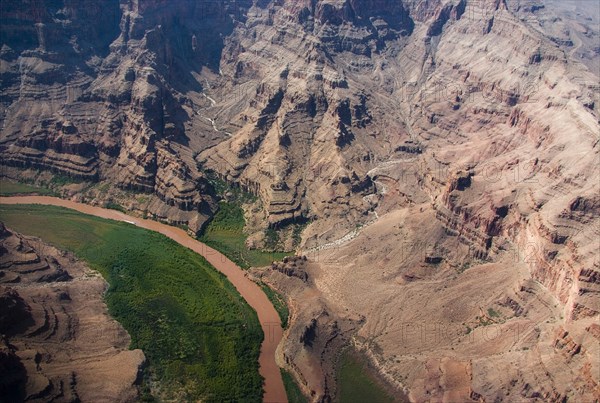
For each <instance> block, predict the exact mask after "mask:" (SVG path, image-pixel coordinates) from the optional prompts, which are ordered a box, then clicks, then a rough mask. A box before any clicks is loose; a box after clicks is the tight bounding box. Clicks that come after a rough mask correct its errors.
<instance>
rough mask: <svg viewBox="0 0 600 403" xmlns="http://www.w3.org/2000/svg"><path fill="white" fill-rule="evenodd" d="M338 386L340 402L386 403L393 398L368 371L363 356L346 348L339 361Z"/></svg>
mask: <svg viewBox="0 0 600 403" xmlns="http://www.w3.org/2000/svg"><path fill="white" fill-rule="evenodd" d="M338 386H339V388H338V389H339V399H338V400H339V402H340V403H363V402H371V403H387V402H393V401H394V399H393V398H392V397H391V396H390V395H389V394H388V393H387V392H386V391H385V390H384V389H383V388H382V387H381V386H380V385H379V384H378V382H377V380H376V379H375V377H374V376H373V375H372V374H371V373H370V372H369V369H368V367H367V364H366V362H365V360H364V358H363V357H361V356H360V355H359V354H358V353H357V352H355V351H354V350H352V349H350V348H348V349H346V350H344V352H343V353H342V356H341V358H340V361H339V368H338Z"/></svg>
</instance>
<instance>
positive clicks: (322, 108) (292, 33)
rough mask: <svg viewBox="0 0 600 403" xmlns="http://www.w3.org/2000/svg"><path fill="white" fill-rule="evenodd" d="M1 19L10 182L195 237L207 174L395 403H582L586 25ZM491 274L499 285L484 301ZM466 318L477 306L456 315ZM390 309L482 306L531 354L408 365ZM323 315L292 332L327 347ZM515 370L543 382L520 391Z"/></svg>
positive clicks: (405, 17) (69, 16) (171, 14)
mask: <svg viewBox="0 0 600 403" xmlns="http://www.w3.org/2000/svg"><path fill="white" fill-rule="evenodd" d="M5 3H6V5H5V6H4V8H3V16H2V18H3V19H4V20H3V21H2V28H1V29H2V48H1V51H0V60H1V69H0V75H1V79H2V95H3V96H2V107H3V109H2V114H1V115H0V119H2V122H1V124H2V132H1V134H0V155H1V160H2V164H4V165H5V166H18V167H34V168H39V169H42V170H53V171H55V172H60V173H63V174H66V175H70V176H75V177H79V178H85V179H88V180H92V181H107V182H109V183H110V184H112V185H114V186H117V187H120V188H122V189H129V190H133V191H136V192H145V193H148V194H149V195H150V196H151V198H152V199H151V200H152V201H151V202H150V203H149V205H148V206H147V208H148V211H149V212H150V213H154V214H156V215H157V216H158V217H161V218H168V219H171V220H173V221H176V222H178V223H188V224H189V225H190V227H191V228H192V229H198V228H200V227H201V226H202V224H203V223H204V222H205V221H206V219H207V217H209V216H210V215H211V213H212V211H214V209H215V204H216V203H215V200H216V197H215V190H214V189H213V188H212V186H211V185H210V183H209V182H208V181H207V179H206V173H207V172H211V173H212V174H214V175H216V176H218V177H219V178H221V179H222V180H225V181H227V182H229V183H230V184H233V185H237V186H240V187H242V188H244V189H245V190H247V191H249V192H252V193H253V194H255V195H256V196H257V197H258V202H257V203H256V206H255V207H256V209H255V212H256V214H255V215H256V218H255V219H254V220H253V221H252V222H251V225H250V230H251V231H257V232H258V231H261V230H263V229H264V228H266V227H269V226H270V227H273V228H284V229H285V228H286V227H287V226H289V225H290V224H292V223H306V224H308V225H307V227H306V228H305V229H304V232H303V233H302V248H303V249H304V251H305V252H307V254H308V256H309V257H311V254H312V259H313V260H318V263H319V264H320V269H318V270H317V269H315V270H316V271H317V272H318V273H317V275H314V276H313V273H311V272H309V273H308V276H309V278H311V279H312V280H314V283H311V284H312V285H311V287H316V289H318V290H320V291H322V292H323V295H325V296H326V297H325V298H326V299H328V301H327V302H324V304H325V305H326V306H327V307H326V308H323V309H322V310H319V312H321V311H323V310H325V311H327V312H328V314H329V315H331V316H332V317H333V316H334V315H335V314H340V315H341V313H340V312H341V311H342V310H341V311H340V312H337V313H336V308H334V307H331V306H334V305H335V306H338V307H344V309H345V308H348V309H349V312H351V313H352V315H354V316H352V315H350V314H348V315H350V316H351V318H346V319H348V320H349V321H353V320H357V321H359V322H360V320H359V319H356V318H366V319H365V322H360V324H359V325H356V327H355V329H360V330H359V331H358V332H359V333H358V334H359V336H360V337H361V339H360V340H363V341H364V343H363V346H364V348H365V349H367V350H368V351H369V352H370V354H372V356H373V359H374V360H376V361H377V362H378V367H379V369H380V370H381V371H382V372H384V373H386V376H387V377H388V378H389V379H390V380H391V381H392V383H394V384H396V385H397V386H398V385H399V386H398V387H399V388H400V387H401V388H406V392H407V393H412V395H411V396H412V397H413V398H414V400H424V399H426V397H427V396H432V394H433V393H438V392H434V391H436V390H438V389H439V388H438V386H440V385H441V386H442V389H444V390H450V386H449V383H444V382H446V381H445V380H444V379H446V378H444V376H445V375H444V374H453V373H455V372H456V371H458V372H460V373H461V374H463V375H464V374H468V376H466V375H465V376H464V377H458V378H457V379H459V378H460V381H457V382H458V383H459V384H460V385H462V386H460V387H457V388H456V394H453V393H454V392H452V393H450V392H449V394H448V395H443V396H441V397H444V396H445V397H444V398H446V399H447V400H448V399H450V400H451V399H455V400H461V399H464V398H465V399H466V398H469V399H475V400H476V399H478V398H484V399H486V400H494V399H496V398H499V396H500V395H501V394H502V393H505V394H506V395H503V396H508V397H505V398H507V399H509V400H519V399H535V398H536V396H537V397H539V398H542V399H555V398H556V399H558V400H560V399H561V398H563V397H565V396H567V397H569V398H575V399H578V398H581V399H587V398H588V397H590V396H591V395H592V394H593V393H594V391H596V392H595V393H597V388H598V386H597V385H598V379H597V377H594V376H593V374H597V373H598V367H597V364H596V363H595V362H594V360H591V358H590V357H592V354H593V353H594V352H595V351H596V350H594V347H593V344H590V343H591V342H590V341H593V340H594V339H593V337H596V336H594V334H596V333H597V332H596V333H594V331H595V330H594V329H595V327H593V326H592V325H591V322H592V321H594V320H597V318H598V315H599V312H600V302H599V300H598V291H600V288H599V287H600V284H599V282H598V278H599V277H598V273H599V272H600V266H599V262H598V252H597V243H596V240H597V239H598V235H600V224H599V218H598V217H599V213H600V203H599V200H598V192H599V191H600V189H599V184H598V180H597V178H598V168H597V167H598V164H597V162H598V132H599V130H600V129H599V123H598V122H599V116H598V108H599V104H600V101H599V100H598V91H597V90H598V87H597V84H598V75H599V74H598V72H597V71H596V70H595V66H597V61H598V57H597V49H596V50H595V48H594V46H593V44H594V43H596V44H597V38H598V29H597V24H596V23H594V21H595V20H594V18H597V17H596V16H595V15H594V14H593V12H592V11H593V10H590V11H589V12H586V11H585V10H583V11H582V10H577V9H575V10H571V9H569V10H567V11H564V9H563V8H560V7H557V8H552V7H551V3H548V4H542V3H541V2H537V1H516V0H506V1H503V0H498V1H496V0H489V1H488V0H477V1H476V0H452V1H445V0H433V1H427V2H420V1H400V0H398V1H379V0H370V1H359V0H328V1H325V0H322V1H318V0H296V1H291V0H290V1H287V0H286V1H281V0H280V1H268V0H260V1H250V0H247V1H241V0H237V1H233V0H232V1H204V2H196V1H183V0H179V1H168V2H167V1H129V2H128V1H121V2H117V1H113V2H106V4H105V5H104V6H103V7H98V6H97V5H96V3H94V2H91V1H90V2H84V3H83V4H81V5H79V6H78V7H74V6H72V5H71V3H70V2H64V3H63V2H60V1H46V2H30V3H28V2H16V1H8V2H5ZM582 3H585V2H582ZM589 3H593V2H589ZM556 13H560V15H559V16H558V17H557V14H556ZM569 16H571V17H573V18H580V19H581V20H580V21H576V22H573V21H574V20H572V19H570V18H571V17H569ZM563 28H564V29H563ZM578 44H579V45H578ZM578 46H580V47H578ZM488 270H489V272H488ZM490 272H491V273H492V274H493V275H491V277H490V278H493V279H495V281H496V283H490V284H488V283H487V282H486V283H485V284H484V285H483V286H482V285H481V283H482V278H487V276H490ZM280 275H281V276H283V275H284V274H282V273H280V272H279V274H276V276H280ZM312 280H311V281H312ZM282 281H283V280H282ZM432 282H434V283H435V284H437V285H435V286H432V285H431V284H433V283H432ZM359 284H363V285H364V287H359V286H358V285H359ZM389 284H394V285H393V286H390V285H389ZM350 285H351V286H350ZM444 285H446V286H447V288H446V289H444ZM302 287H305V286H304V285H303V286H302ZM431 287H434V288H431ZM435 287H438V288H439V289H438V288H435ZM432 289H435V290H436V292H435V298H432V297H431V296H432ZM444 290H446V291H444ZM480 291H481V292H480ZM371 293H372V294H371ZM298 295H305V294H303V293H298ZM407 295H411V296H412V299H407V298H408V297H406V296H407ZM464 295H469V296H470V297H469V298H470V300H471V301H474V302H473V303H470V304H466V305H465V304H463V305H460V306H459V305H458V302H457V301H462V299H463V298H464ZM538 297H539V298H538ZM546 298H550V299H551V300H546ZM430 300H431V301H434V302H435V303H433V302H432V303H431V304H428V302H429V301H430ZM540 300H543V301H544V303H543V304H542V303H541V302H539V301H540ZM536 301H537V302H536ZM329 304H331V306H330V305H329ZM452 304H457V305H456V306H454V305H452ZM494 304H495V305H494ZM539 304H542V305H543V306H546V305H548V306H549V307H550V308H548V310H547V311H544V309H546V308H543V307H542V306H541V305H539ZM544 304H545V305H544ZM405 306H413V307H415V309H416V307H418V308H419V309H418V310H417V311H419V312H420V313H421V316H423V315H425V316H426V315H429V316H430V317H431V318H434V319H435V320H439V321H440V322H441V323H446V324H447V323H451V324H452V325H454V324H456V323H458V325H460V326H462V327H463V328H464V329H466V328H467V327H468V328H470V329H475V326H476V325H477V324H478V323H479V324H480V323H481V321H482V320H483V321H485V320H487V319H485V316H486V314H485V313H486V312H487V308H488V307H492V306H494V307H495V308H494V309H496V310H497V311H502V310H503V309H504V311H502V312H503V315H504V316H505V317H506V318H508V317H510V318H511V319H510V320H508V319H507V320H506V321H505V322H504V323H503V324H502V326H507V327H509V328H510V329H513V330H514V326H515V323H516V322H518V321H519V320H524V321H525V319H524V318H523V315H525V316H526V319H527V321H525V322H519V323H520V324H521V325H523V323H525V324H526V325H527V326H529V327H528V329H535V328H536V327H538V328H539V329H538V330H532V331H531V334H530V335H529V336H528V337H529V338H528V339H527V340H528V343H529V342H530V341H531V340H534V339H535V341H531V343H530V344H518V345H511V344H510V343H508V342H506V343H505V344H501V345H500V347H498V348H499V349H498V350H496V349H494V348H492V347H490V346H491V344H490V345H487V344H485V345H484V341H481V344H461V347H460V348H459V347H458V345H457V344H456V343H457V342H456V339H454V338H450V339H449V340H452V343H450V342H448V343H446V344H445V345H433V344H432V345H429V344H427V345H417V346H412V347H411V348H404V349H403V348H402V347H399V346H400V344H401V343H399V342H398V340H397V338H396V339H394V338H393V337H392V335H396V336H397V335H398V334H399V333H398V332H402V329H404V328H403V327H402V326H403V325H402V324H405V323H407V322H414V321H416V318H415V317H414V315H413V316H411V314H410V313H409V311H410V310H408V309H405V308H404V307H405ZM428 306H429V307H428ZM381 307H384V308H381ZM449 307H453V308H449ZM380 308H381V309H380ZM454 308H455V310H454V312H455V313H454V314H453V315H448V314H447V312H448V309H454ZM378 309H379V311H378ZM415 309H413V310H412V311H411V312H414V311H415ZM316 311H317V310H315V312H316ZM459 311H460V314H459V313H457V312H459ZM480 311H481V312H480ZM482 312H483V313H482ZM510 312H513V313H512V314H511V313H510ZM517 312H518V313H519V315H517ZM527 312H529V313H527ZM442 313H443V315H442ZM315 315H317V314H316V313H315ZM319 315H321V316H319V318H320V319H319V318H316V317H312V318H310V317H308V316H310V315H308V316H307V315H304V316H306V317H304V316H303V317H302V318H301V320H302V321H303V323H299V324H298V329H305V328H307V327H310V324H311V323H312V320H313V319H315V320H316V322H315V323H317V325H316V326H317V328H318V323H327V326H328V327H327V328H328V329H329V327H331V326H333V325H332V324H331V322H330V321H329V319H327V320H325V319H323V318H324V316H323V315H322V312H321V313H319ZM440 315H441V316H440ZM527 315H530V316H527ZM313 316H314V315H313ZM342 316H343V315H342ZM476 317H477V318H478V319H476ZM482 318H483V319H482ZM515 318H521V319H515ZM434 319H431V320H434ZM448 321H450V322H448ZM455 322H456V323H455ZM344 323H346V322H344ZM382 323H385V325H383V324H382ZM540 323H542V325H540V326H538V325H539V324H540ZM324 326H325V325H324ZM348 326H349V325H348ZM510 326H513V327H510ZM560 326H562V329H563V330H565V331H567V332H569V336H565V335H564V334H563V333H562V330H560ZM590 326H591V327H590ZM348 328H353V327H352V326H350V327H348ZM353 329H354V328H353ZM456 329H458V328H456ZM503 329H504V328H503ZM586 329H589V330H586ZM457 331H458V330H457ZM336 332H337V330H336ZM336 332H329V333H327V332H323V333H321V334H334V333H336ZM338 333H339V332H338ZM315 334H316V335H317V336H316V337H317V338H318V337H319V336H318V335H319V332H318V330H317V332H316V333H315ZM336 334H337V333H336ZM476 334H477V333H475V335H476ZM534 336H535V337H534ZM568 337H572V338H573V339H572V341H571V340H570V339H568ZM375 340H377V343H375ZM476 340H477V339H476ZM519 340H520V341H523V340H524V339H519ZM369 342H372V343H369ZM289 343H290V344H289V345H288V347H286V348H289V349H293V350H288V352H290V351H297V350H296V349H298V348H304V347H298V345H292V344H291V343H292V341H290V342H289ZM373 343H375V344H373ZM523 343H524V342H523ZM557 343H558V344H557ZM573 343H575V344H582V345H583V348H582V349H580V350H577V348H571V347H572V346H573ZM438 344H439V343H438ZM321 345H322V344H321V341H319V340H317V339H315V340H314V343H313V346H321ZM323 345H324V344H323ZM375 345H377V346H378V347H379V348H380V350H381V352H379V351H380V350H379V349H378V348H375V347H374V346H375ZM535 346H539V348H537V347H535ZM549 346H550V347H549ZM552 346H556V347H552ZM564 346H571V347H568V348H567V350H568V351H569V352H573V351H578V353H576V354H573V355H570V353H569V354H567V356H570V358H568V359H569V360H571V361H569V362H570V363H574V364H573V365H572V366H571V367H570V368H571V369H570V370H569V371H563V370H559V368H562V367H564V365H562V364H564V363H563V361H561V360H563V359H567V358H564V357H566V356H565V355H564V354H562V353H560V351H559V350H564V349H563V348H562V347H564ZM559 347H561V348H559ZM306 348H308V347H306ZM477 348H480V352H479V353H474V352H473V351H475V350H477ZM517 348H521V349H522V348H527V350H520V351H528V353H527V354H521V356H523V357H525V358H522V360H525V361H526V362H534V361H535V360H538V361H541V362H543V363H544V365H545V366H546V368H548V373H549V374H550V375H544V374H537V373H536V375H532V377H533V378H531V379H530V378H528V376H526V375H523V374H522V373H521V370H520V368H526V365H525V361H519V360H521V358H519V359H517V354H516V353H515V351H516V349H517ZM536 348H537V349H536ZM565 348H566V347H565ZM313 350H314V348H313ZM415 352H417V353H418V354H421V356H420V358H418V359H417V358H410V359H409V358H407V357H409V356H410V354H416V353H415ZM312 353H314V351H313V352H312ZM312 353H311V354H312ZM315 354H316V353H315ZM453 354H454V355H453ZM295 355H296V354H287V355H286V357H287V358H288V360H289V361H290V363H291V364H289V365H290V366H293V367H294V368H296V369H295V371H296V372H297V373H299V374H304V375H303V376H304V378H303V379H304V383H305V385H307V386H306V388H307V390H313V391H315V394H316V395H320V396H324V395H331V394H334V393H335V390H334V389H333V388H331V381H329V383H327V382H325V383H323V382H324V381H323V379H324V378H326V376H325V375H323V377H321V378H320V380H314V379H312V378H310V377H309V376H308V375H307V373H308V372H307V371H308V369H307V368H308V366H306V367H302V363H298V362H296V363H294V362H293V360H294V358H293V357H294V356H295ZM491 356H493V357H496V358H494V360H497V361H493V360H492V359H490V358H489V357H491ZM561 357H563V358H561ZM303 360H304V358H303ZM486 360H487V361H486ZM511 360H512V361H511ZM515 360H516V361H515ZM303 362H304V363H305V364H306V363H307V362H310V365H312V366H314V362H312V361H311V360H309V359H305V361H303ZM510 362H518V363H519V362H520V363H521V364H523V365H521V364H518V363H517V364H515V365H512V366H511V365H509V363H510ZM535 362H537V361H535ZM292 364H293V365H292ZM306 365H308V364H306ZM493 365H496V367H495V368H502V370H501V371H499V372H501V373H502V374H501V375H498V371H496V370H492V367H493ZM532 365H533V364H532ZM539 367H540V366H539V365H536V366H535V368H539ZM413 368H417V369H418V370H417V371H414V375H410V376H409V375H407V372H408V371H409V370H412V369H413ZM432 368H442V369H441V370H440V371H438V372H435V371H434V370H433V369H432ZM419 371H420V372H419ZM458 372H456V373H458ZM522 372H523V373H524V372H526V371H525V370H523V371H522ZM323 373H324V374H325V373H328V370H327V369H325V370H323ZM411 373H413V372H411ZM558 373H560V376H559V375H556V374H558ZM436 374H437V375H436ZM440 374H441V375H440ZM590 374H592V375H590ZM430 375H431V376H430ZM434 375H435V376H434ZM423 376H430V378H427V379H433V380H432V381H431V382H430V383H422V382H421V381H419V379H421V378H422V377H423ZM540 379H541V380H540ZM436 380H437V381H436ZM319 382H321V383H319ZM420 382H421V383H420ZM436 382H437V383H436ZM448 382H449V381H448ZM536 382H537V383H536ZM323 385H326V386H327V387H325V386H323ZM507 385H509V386H507ZM565 385H578V386H573V387H569V386H565ZM503 387H504V389H503ZM500 391H502V392H500ZM436 396H437V395H436ZM465 396H466V397H465Z"/></svg>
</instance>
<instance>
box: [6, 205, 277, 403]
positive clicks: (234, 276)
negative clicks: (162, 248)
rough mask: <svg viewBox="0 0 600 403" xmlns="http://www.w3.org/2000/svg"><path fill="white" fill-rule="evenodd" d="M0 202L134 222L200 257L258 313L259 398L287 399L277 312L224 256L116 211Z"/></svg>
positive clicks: (165, 227) (162, 227) (165, 228)
mask: <svg viewBox="0 0 600 403" xmlns="http://www.w3.org/2000/svg"><path fill="white" fill-rule="evenodd" d="M0 204H43V205H52V206H59V207H65V208H69V209H72V210H76V211H79V212H81V213H84V214H90V215H93V216H96V217H101V218H107V219H112V220H117V221H125V222H130V223H135V225H137V226H138V227H140V228H145V229H148V230H151V231H156V232H159V233H161V234H163V235H165V236H167V237H168V238H171V239H172V240H174V241H175V242H177V243H179V244H180V245H182V246H185V247H187V248H189V249H191V250H193V251H194V252H196V253H198V254H200V255H201V256H203V257H204V258H205V259H206V260H208V262H209V263H210V264H212V265H213V266H214V267H215V268H216V269H217V270H219V271H220V272H221V273H223V274H224V275H225V276H226V277H227V278H228V279H229V281H231V283H232V284H233V285H234V286H235V288H236V289H237V290H238V292H239V293H240V294H241V296H242V297H243V298H244V299H245V300H246V302H248V304H249V305H250V306H251V307H252V308H253V309H254V310H255V311H256V313H257V314H258V319H259V321H260V324H261V327H262V330H263V332H264V334H265V338H264V340H263V342H262V345H261V349H260V357H259V364H260V374H261V375H262V376H263V377H264V378H265V383H264V392H265V393H264V395H263V401H265V402H287V396H286V392H285V388H284V386H283V381H282V379H281V373H280V370H279V367H278V366H277V364H276V362H275V352H276V350H277V346H278V345H279V342H280V341H281V338H282V335H283V329H282V328H281V324H280V319H279V315H278V313H277V311H276V310H275V308H274V307H273V305H272V304H271V302H270V301H269V299H268V298H267V296H266V295H265V293H264V292H263V291H262V290H261V289H260V287H259V286H258V285H257V284H256V283H254V282H253V281H252V280H250V279H249V278H248V277H246V275H245V273H244V271H243V270H242V269H241V268H239V267H238V266H237V265H236V264H235V263H233V262H232V261H231V260H229V259H228V258H227V257H226V256H224V255H223V254H221V253H220V252H218V251H216V250H215V249H213V248H211V247H209V246H207V245H205V244H203V243H202V242H199V241H196V240H194V239H192V238H190V237H189V236H188V234H187V233H186V232H185V231H184V230H182V229H180V228H176V227H171V226H169V225H166V224H162V223H159V222H156V221H152V220H145V219H142V218H137V217H132V216H129V215H127V214H124V213H121V212H119V211H116V210H108V209H104V208H101V207H94V206H89V205H86V204H81V203H76V202H72V201H68V200H63V199H59V198H56V197H49V196H18V197H0Z"/></svg>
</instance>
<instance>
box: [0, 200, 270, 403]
mask: <svg viewBox="0 0 600 403" xmlns="http://www.w3.org/2000/svg"><path fill="white" fill-rule="evenodd" d="M0 220H1V221H3V222H5V223H6V225H7V226H8V227H10V228H13V229H14V230H16V231H18V232H21V233H24V234H28V235H34V236H38V237H40V238H42V239H43V240H45V241H47V242H49V243H51V244H53V245H55V246H56V247H58V248H60V249H65V250H69V251H72V252H73V253H75V255H77V256H78V257H80V258H82V259H84V260H85V261H87V262H88V264H89V265H90V266H91V267H92V268H94V269H96V270H98V271H99V272H100V273H101V274H102V275H103V276H104V278H105V279H106V280H107V281H108V283H109V284H110V287H109V289H108V291H107V293H106V297H105V298H106V302H107V304H108V307H109V311H110V313H111V315H113V317H114V318H115V319H117V320H118V321H119V322H120V323H121V324H122V325H123V326H124V327H125V329H126V330H127V331H128V332H129V334H130V335H131V338H132V343H131V348H141V349H142V350H143V351H144V353H145V354H146V357H147V359H148V364H149V373H148V374H147V375H150V376H151V378H152V379H156V380H157V381H158V384H159V394H160V397H161V398H163V399H165V400H168V399H171V400H172V399H176V400H178V401H182V400H186V401H189V400H204V401H245V402H246V401H249V402H252V401H256V402H258V401H260V400H261V398H262V379H261V377H260V375H259V372H258V355H259V349H260V343H261V341H262V338H263V333H262V330H261V328H260V325H259V322H258V318H257V316H256V313H255V312H254V311H253V310H252V309H251V308H250V306H248V305H247V304H246V302H245V301H244V300H243V299H242V298H241V296H240V295H239V294H238V293H237V291H236V290H235V288H234V287H233V285H231V283H229V281H228V280H227V279H226V278H225V276H224V275H222V274H221V273H219V272H218V271H216V270H215V269H214V268H213V267H212V266H210V264H209V263H208V262H207V261H206V260H205V259H204V258H203V257H201V256H200V255H198V254H196V253H194V252H192V251H191V250H189V249H186V248H184V247H182V246H180V245H179V244H177V243H176V242H174V241H172V240H170V239H168V238H166V237H164V236H163V235H160V234H158V233H154V232H151V231H147V230H143V229H140V228H137V227H135V226H132V225H129V224H126V223H119V222H115V221H110V220H104V219H101V218H96V217H92V216H88V215H84V214H81V213H77V212H74V211H72V210H68V209H63V208H59V207H52V206H37V205H18V206H8V205H1V206H0ZM146 397H147V396H146Z"/></svg>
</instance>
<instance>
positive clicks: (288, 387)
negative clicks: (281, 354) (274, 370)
mask: <svg viewBox="0 0 600 403" xmlns="http://www.w3.org/2000/svg"><path fill="white" fill-rule="evenodd" d="M281 378H282V379H283V386H285V392H286V393H287V397H288V401H289V403H308V399H307V398H306V397H305V396H304V394H302V391H301V390H300V388H299V387H298V385H297V384H296V381H295V380H294V378H293V377H292V375H291V374H290V373H289V372H287V371H286V370H284V369H282V370H281Z"/></svg>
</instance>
